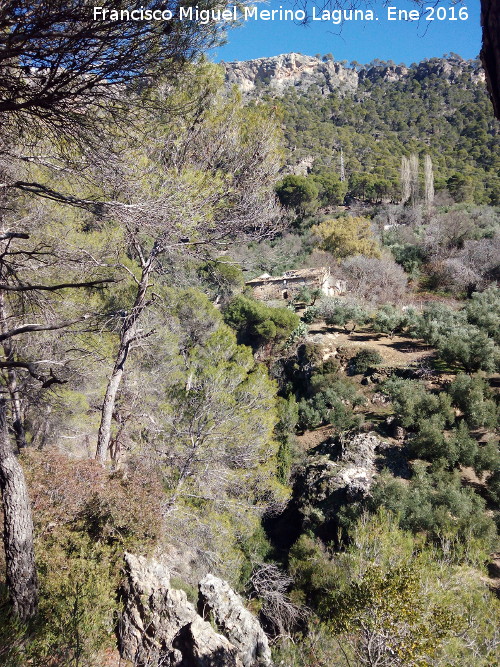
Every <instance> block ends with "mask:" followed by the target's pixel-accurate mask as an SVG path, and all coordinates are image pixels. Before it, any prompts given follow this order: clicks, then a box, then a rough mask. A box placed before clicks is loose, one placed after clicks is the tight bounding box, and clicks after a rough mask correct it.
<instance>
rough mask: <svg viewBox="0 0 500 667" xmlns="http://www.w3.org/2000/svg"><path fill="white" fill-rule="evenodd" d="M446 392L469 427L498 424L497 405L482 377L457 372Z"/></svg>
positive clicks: (492, 426)
mask: <svg viewBox="0 0 500 667" xmlns="http://www.w3.org/2000/svg"><path fill="white" fill-rule="evenodd" d="M448 394H449V395H450V397H451V400H452V402H453V405H454V406H456V407H457V408H459V410H460V411H461V412H462V414H463V416H464V419H465V421H466V422H467V424H468V425H469V427H470V428H478V427H481V426H486V427H489V428H494V427H495V426H496V425H497V424H498V418H499V410H498V406H497V405H496V403H495V401H494V400H493V393H492V391H491V390H490V388H489V386H488V384H487V383H486V382H485V380H484V379H483V378H481V377H479V376H473V375H465V374H464V373H459V374H458V375H457V376H456V378H455V379H454V380H453V382H452V383H451V384H450V386H449V387H448Z"/></svg>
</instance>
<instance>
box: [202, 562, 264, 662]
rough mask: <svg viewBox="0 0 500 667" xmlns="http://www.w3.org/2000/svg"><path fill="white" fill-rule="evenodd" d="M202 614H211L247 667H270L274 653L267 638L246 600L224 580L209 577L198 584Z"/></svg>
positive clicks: (210, 575) (208, 575) (209, 575)
mask: <svg viewBox="0 0 500 667" xmlns="http://www.w3.org/2000/svg"><path fill="white" fill-rule="evenodd" d="M199 592H200V598H199V604H200V611H201V612H202V614H203V615H204V616H205V615H207V613H209V612H211V613H212V614H213V617H214V620H215V623H216V624H217V626H218V627H219V628H220V629H221V631H222V632H223V633H224V634H225V635H226V636H227V637H228V639H229V640H230V641H231V644H233V645H234V646H235V647H236V649H237V651H238V657H239V658H240V660H241V662H242V664H243V665H244V667H269V666H271V665H272V661H271V650H270V648H269V643H268V641H267V637H266V635H265V633H264V631H263V630H262V628H261V626H260V624H259V622H258V621H257V619H256V618H255V616H254V615H253V614H252V613H250V612H249V611H248V609H246V607H245V606H244V604H243V600H242V599H241V598H240V596H239V595H237V594H236V593H235V592H234V591H233V590H232V588H231V587H230V586H229V584H227V583H226V582H225V581H223V580H222V579H219V578H218V577H214V576H213V575H212V574H207V575H206V576H205V577H204V578H203V579H202V580H201V581H200V583H199Z"/></svg>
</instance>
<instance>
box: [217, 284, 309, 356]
mask: <svg viewBox="0 0 500 667" xmlns="http://www.w3.org/2000/svg"><path fill="white" fill-rule="evenodd" d="M224 321H225V322H226V324H229V326H231V327H232V328H233V329H235V330H236V331H237V332H238V341H239V342H240V343H244V344H248V345H251V346H252V347H253V348H256V347H259V346H260V345H262V344H265V343H271V342H274V343H283V342H284V341H286V340H287V339H288V337H289V336H290V335H291V334H292V332H293V331H294V330H295V329H296V328H297V327H298V326H299V323H300V319H299V317H298V315H296V314H295V313H294V312H292V311H291V310H289V309H288V308H271V307H270V306H266V305H265V304H264V303H261V302H260V301H255V300H254V299H249V298H247V297H245V296H241V295H239V296H237V297H236V298H235V299H233V300H232V301H231V302H230V303H229V304H228V306H227V307H226V309H225V310H224Z"/></svg>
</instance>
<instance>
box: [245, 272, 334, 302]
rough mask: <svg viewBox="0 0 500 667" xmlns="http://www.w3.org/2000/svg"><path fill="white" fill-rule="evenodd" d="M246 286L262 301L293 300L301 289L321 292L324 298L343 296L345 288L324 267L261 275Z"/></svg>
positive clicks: (249, 281)
mask: <svg viewBox="0 0 500 667" xmlns="http://www.w3.org/2000/svg"><path fill="white" fill-rule="evenodd" d="M246 284H247V285H249V286H250V287H252V288H253V295H254V297H255V298H256V299H261V300H262V301H270V300H275V299H293V297H294V296H295V295H296V294H297V293H298V292H299V291H300V290H301V289H302V288H303V287H307V288H309V289H310V290H316V289H318V290H321V292H323V294H325V295H326V296H339V295H341V294H345V292H346V287H347V286H346V281H345V280H337V279H336V278H334V277H333V276H332V275H331V273H330V269H328V268H325V267H321V268H319V269H297V270H296V271H285V273H284V274H283V275H282V276H270V275H269V274H268V273H263V274H262V275H261V276H258V277H257V278H253V280H248V281H247V282H246Z"/></svg>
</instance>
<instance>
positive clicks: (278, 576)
mask: <svg viewBox="0 0 500 667" xmlns="http://www.w3.org/2000/svg"><path fill="white" fill-rule="evenodd" d="M292 583H293V579H292V577H290V576H289V575H288V574H286V573H285V572H284V571H283V570H281V569H280V568H279V567H278V566H277V565H275V564H274V563H262V564H261V565H259V566H258V567H257V568H256V569H255V570H254V571H253V573H252V576H251V577H250V584H251V585H252V587H253V589H254V590H255V593H256V594H257V595H258V597H259V598H260V599H261V600H262V603H263V605H262V613H263V615H264V616H265V618H266V619H267V621H268V622H269V623H270V624H271V625H272V626H273V628H274V631H275V633H276V635H278V636H281V637H285V636H287V635H290V633H291V632H292V631H293V629H294V628H296V626H297V624H298V623H299V622H300V621H302V620H304V618H305V617H306V616H307V610H306V609H304V608H301V607H299V606H298V605H296V604H294V603H293V602H292V601H291V600H290V597H289V596H288V590H289V589H290V586H291V585H292Z"/></svg>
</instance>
